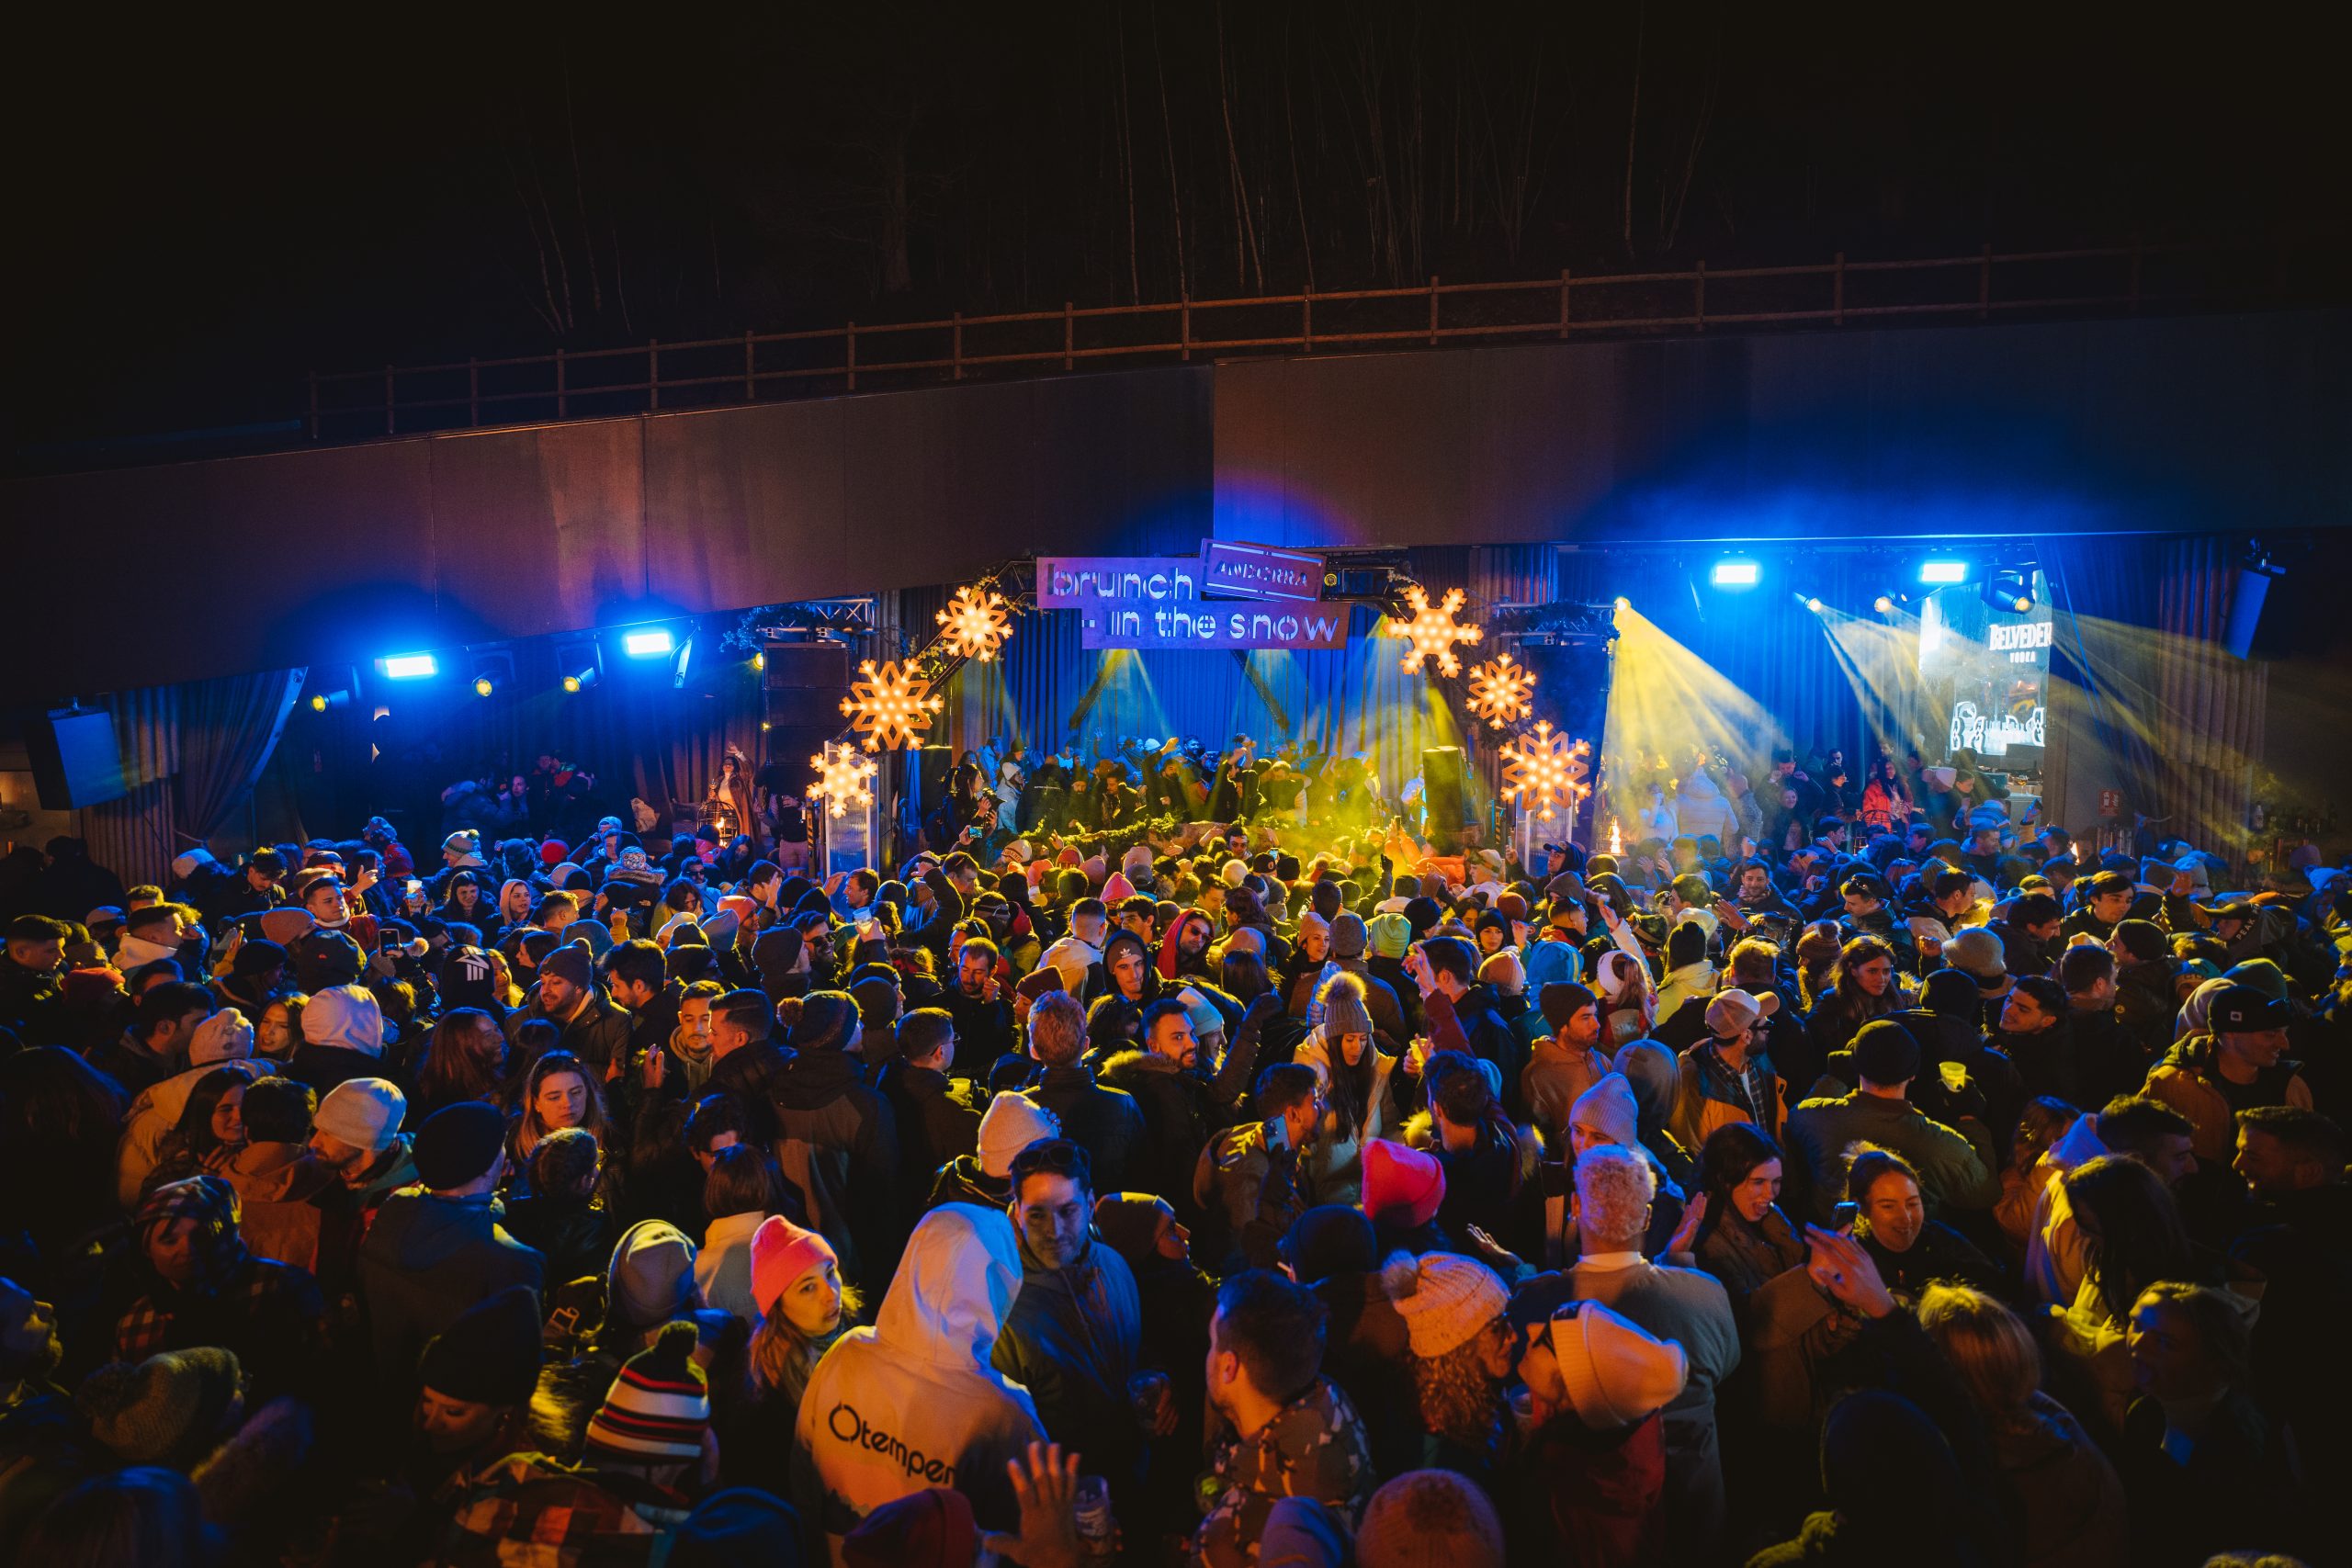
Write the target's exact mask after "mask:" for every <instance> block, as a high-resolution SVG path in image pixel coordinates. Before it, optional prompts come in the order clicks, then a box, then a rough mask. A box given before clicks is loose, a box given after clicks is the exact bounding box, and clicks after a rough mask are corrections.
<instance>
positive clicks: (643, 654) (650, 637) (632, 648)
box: [621, 626, 678, 659]
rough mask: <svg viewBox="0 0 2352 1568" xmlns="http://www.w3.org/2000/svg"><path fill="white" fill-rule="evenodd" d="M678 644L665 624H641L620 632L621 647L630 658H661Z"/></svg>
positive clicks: (666, 655) (667, 654)
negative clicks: (636, 628)
mask: <svg viewBox="0 0 2352 1568" xmlns="http://www.w3.org/2000/svg"><path fill="white" fill-rule="evenodd" d="M677 646H678V640H677V638H675V637H672V636H671V635H670V628H669V627H667V626H642V627H639V629H638V630H636V631H630V632H623V633H622V634H621V648H622V649H623V650H624V651H625V652H627V653H628V656H629V657H630V658H631V659H662V658H666V657H668V656H669V655H670V654H671V653H672V652H673V651H674V650H675V649H676V648H677Z"/></svg>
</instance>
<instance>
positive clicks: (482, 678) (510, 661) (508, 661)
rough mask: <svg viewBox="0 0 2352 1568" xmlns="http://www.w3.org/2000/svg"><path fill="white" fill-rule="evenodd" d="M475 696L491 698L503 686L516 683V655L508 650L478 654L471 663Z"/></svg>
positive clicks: (493, 650)
mask: <svg viewBox="0 0 2352 1568" xmlns="http://www.w3.org/2000/svg"><path fill="white" fill-rule="evenodd" d="M471 671H472V674H473V688H474V695H475V696H478V697H486V696H489V695H490V694H492V693H493V692H495V691H497V690H498V689H499V688H500V687H501V686H511V685H513V684H514V683H515V655H514V654H513V653H512V652H511V651H509V650H508V649H503V648H501V649H492V650H491V651H490V652H487V653H477V654H475V655H474V656H473V658H472V661H471Z"/></svg>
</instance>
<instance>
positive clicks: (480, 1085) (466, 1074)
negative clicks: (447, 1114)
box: [409, 1008, 507, 1124]
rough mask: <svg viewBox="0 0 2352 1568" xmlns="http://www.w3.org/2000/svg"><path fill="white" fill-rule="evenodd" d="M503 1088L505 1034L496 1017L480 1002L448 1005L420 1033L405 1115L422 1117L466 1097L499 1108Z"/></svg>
mask: <svg viewBox="0 0 2352 1568" xmlns="http://www.w3.org/2000/svg"><path fill="white" fill-rule="evenodd" d="M506 1089H507V1084H506V1036H505V1034H504V1032H502V1031H501V1030H500V1029H499V1027H498V1021H497V1020H496V1019H494V1018H492V1017H491V1016H490V1014H488V1013H487V1012H484V1011H483V1010H481V1009H480V1008H451V1009H450V1010H448V1011H447V1012H445V1013H443V1014H442V1015H441V1021H439V1022H438V1023H435V1025H434V1026H433V1032H432V1033H431V1034H429V1035H427V1036H426V1038H425V1042H424V1063H423V1065H422V1066H419V1067H418V1068H417V1073H416V1098H415V1100H414V1101H413V1103H412V1104H411V1106H410V1108H409V1121H410V1122H411V1123H412V1124H418V1123H422V1122H424V1119H425V1118H426V1117H428V1116H430V1115H432V1114H433V1113H434V1112H435V1111H438V1110H440V1109H441V1108H442V1107H444V1106H447V1105H456V1104H458V1103H459V1102H460V1101H463V1100H481V1101H483V1102H484V1103H485V1104H490V1105H495V1106H499V1107H501V1108H503V1107H504V1106H505V1104H506Z"/></svg>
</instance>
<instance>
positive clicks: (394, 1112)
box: [311, 1078, 408, 1154]
mask: <svg viewBox="0 0 2352 1568" xmlns="http://www.w3.org/2000/svg"><path fill="white" fill-rule="evenodd" d="M407 1115H408V1097H407V1096H406V1095H403V1094H402V1093H401V1091H400V1086H399V1085H397V1084H395V1083H393V1082H391V1081H390V1079H388V1078H346V1079H345V1080H344V1081H343V1082H341V1083H339V1084H337V1085H335V1086H334V1088H333V1089H329V1090H327V1097H326V1098H325V1099H324V1100H320V1101H319V1109H318V1111H317V1112H316V1113H315V1114H313V1115H312V1116H311V1126H312V1127H314V1128H316V1129H317V1130H318V1131H320V1132H322V1133H324V1134H326V1135H327V1136H328V1137H330V1138H333V1139H334V1140H335V1141H336V1142H338V1143H345V1144H349V1145H351V1146H352V1147H353V1148H355V1149H366V1150H368V1151H369V1152H370V1153H372V1154H382V1153H383V1152H384V1151H385V1150H386V1149H389V1148H390V1147H391V1146H392V1140H393V1139H395V1138H397V1137H399V1136H400V1135H401V1121H402V1120H403V1119H404V1118H406V1117H407Z"/></svg>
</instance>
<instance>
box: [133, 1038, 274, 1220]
mask: <svg viewBox="0 0 2352 1568" xmlns="http://www.w3.org/2000/svg"><path fill="white" fill-rule="evenodd" d="M253 1077H254V1075H253V1073H252V1072H251V1071H250V1070H248V1069H247V1068H246V1067H244V1066H243V1065H239V1066H226V1067H215V1068H213V1069H212V1071H210V1072H209V1073H207V1074H205V1075H204V1076H203V1077H200V1078H198V1079H197V1080H196V1087H195V1088H194V1089H190V1090H188V1095H187V1104H186V1105H184V1106H182V1107H181V1108H180V1119H179V1121H178V1122H176V1123H175V1125H174V1126H173V1128H172V1130H171V1131H170V1132H168V1133H166V1134H164V1142H163V1145H162V1146H161V1148H160V1149H159V1150H158V1151H157V1155H158V1157H157V1159H156V1161H155V1168H154V1169H153V1170H151V1171H149V1172H148V1173H147V1179H146V1180H145V1181H143V1182H141V1184H140V1192H141V1196H142V1197H143V1196H144V1195H145V1194H146V1193H149V1192H152V1191H153V1190H155V1189H156V1188H158V1187H161V1186H162V1185H163V1184H164V1182H166V1181H178V1180H181V1179H184V1178H187V1177H190V1176H196V1175H198V1174H200V1173H203V1172H207V1171H209V1172H211V1173H213V1174H215V1175H218V1174H220V1171H221V1170H222V1168H225V1167H226V1166H227V1165H228V1163H229V1162H230V1161H231V1160H232V1159H234V1158H235V1157H236V1156H237V1151H238V1150H239V1149H242V1148H243V1147H244V1146H245V1122H244V1117H243V1113H242V1111H243V1103H244V1098H245V1086H246V1085H247V1084H249V1083H251V1082H252V1081H253Z"/></svg>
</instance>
